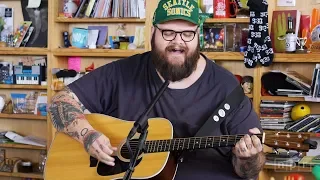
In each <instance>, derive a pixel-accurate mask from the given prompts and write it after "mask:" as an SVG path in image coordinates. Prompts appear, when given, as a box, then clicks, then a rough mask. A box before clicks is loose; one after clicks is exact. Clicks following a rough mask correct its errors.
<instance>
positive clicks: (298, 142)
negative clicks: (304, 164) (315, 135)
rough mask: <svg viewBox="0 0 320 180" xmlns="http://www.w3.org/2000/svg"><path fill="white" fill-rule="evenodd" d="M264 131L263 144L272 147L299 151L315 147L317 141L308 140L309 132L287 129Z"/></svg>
mask: <svg viewBox="0 0 320 180" xmlns="http://www.w3.org/2000/svg"><path fill="white" fill-rule="evenodd" d="M264 133H265V136H264V144H265V145H267V146H269V147H272V148H282V149H286V150H297V151H300V152H306V151H309V149H316V148H317V142H316V141H311V140H310V134H309V133H303V132H287V131H266V132H264Z"/></svg>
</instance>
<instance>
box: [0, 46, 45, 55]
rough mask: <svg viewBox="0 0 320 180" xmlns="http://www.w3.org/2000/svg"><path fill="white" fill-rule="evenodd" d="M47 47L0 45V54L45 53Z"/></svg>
mask: <svg viewBox="0 0 320 180" xmlns="http://www.w3.org/2000/svg"><path fill="white" fill-rule="evenodd" d="M48 52H49V51H48V49H47V48H31V47H18V48H15V47H0V55H47V53H48Z"/></svg>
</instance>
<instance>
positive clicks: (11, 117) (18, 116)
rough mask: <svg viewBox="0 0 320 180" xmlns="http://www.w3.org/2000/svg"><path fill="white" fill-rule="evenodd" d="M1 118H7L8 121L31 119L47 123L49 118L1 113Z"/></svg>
mask: <svg viewBox="0 0 320 180" xmlns="http://www.w3.org/2000/svg"><path fill="white" fill-rule="evenodd" d="M0 118H7V119H30V120H41V121H46V120H47V116H38V115H34V114H5V113H0Z"/></svg>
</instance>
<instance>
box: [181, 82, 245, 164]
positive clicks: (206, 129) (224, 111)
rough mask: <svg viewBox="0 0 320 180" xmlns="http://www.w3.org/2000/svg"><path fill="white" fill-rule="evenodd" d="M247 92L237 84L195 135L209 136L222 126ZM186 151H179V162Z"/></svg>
mask: <svg viewBox="0 0 320 180" xmlns="http://www.w3.org/2000/svg"><path fill="white" fill-rule="evenodd" d="M244 97H245V94H244V92H243V89H242V87H241V85H239V86H237V87H236V88H235V89H234V90H233V91H232V92H231V93H230V94H229V95H228V96H227V97H226V98H225V99H224V101H222V102H221V103H220V105H219V106H218V107H217V108H216V109H215V110H214V112H213V113H212V115H211V116H210V117H209V118H208V119H207V121H206V122H205V123H204V124H203V125H202V126H201V127H200V129H199V130H198V131H197V132H196V134H195V135H194V137H201V136H208V135H209V134H210V133H211V132H212V131H214V128H220V124H221V122H222V121H224V120H225V119H226V118H227V117H228V115H229V114H231V113H232V112H233V111H234V110H235V109H237V108H238V107H239V105H240V103H241V102H242V101H243V99H244ZM183 155H184V152H180V153H178V163H179V162H182V161H183Z"/></svg>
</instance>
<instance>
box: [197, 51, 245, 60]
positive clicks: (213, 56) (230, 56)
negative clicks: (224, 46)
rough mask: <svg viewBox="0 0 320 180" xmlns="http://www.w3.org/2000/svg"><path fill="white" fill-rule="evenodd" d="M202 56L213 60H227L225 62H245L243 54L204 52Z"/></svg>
mask: <svg viewBox="0 0 320 180" xmlns="http://www.w3.org/2000/svg"><path fill="white" fill-rule="evenodd" d="M201 53H202V54H204V55H206V56H207V57H208V58H209V59H212V60H217V61H219V60H225V61H243V58H244V55H243V53H241V52H206V51H202V52H201Z"/></svg>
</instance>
